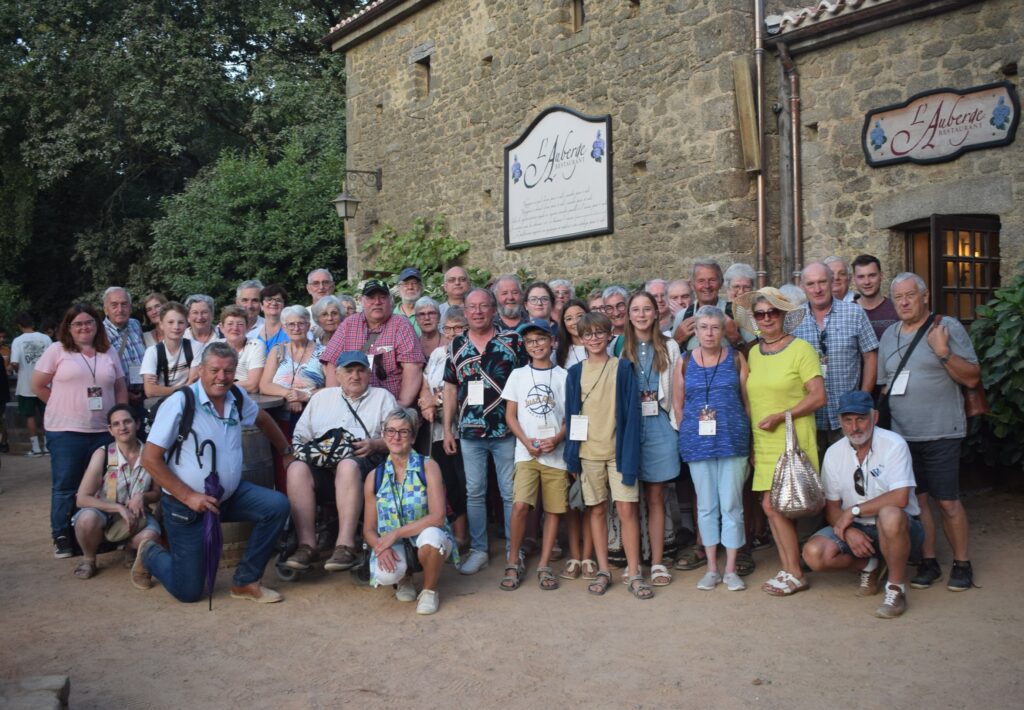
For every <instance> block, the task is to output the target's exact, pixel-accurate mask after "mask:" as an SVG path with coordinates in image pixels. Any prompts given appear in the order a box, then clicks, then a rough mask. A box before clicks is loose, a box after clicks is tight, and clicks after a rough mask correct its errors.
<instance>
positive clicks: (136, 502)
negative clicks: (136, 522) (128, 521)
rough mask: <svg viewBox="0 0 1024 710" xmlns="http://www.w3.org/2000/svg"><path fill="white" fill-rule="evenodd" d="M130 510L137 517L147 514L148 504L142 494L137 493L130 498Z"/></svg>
mask: <svg viewBox="0 0 1024 710" xmlns="http://www.w3.org/2000/svg"><path fill="white" fill-rule="evenodd" d="M128 510H129V511H130V512H131V513H132V515H134V516H135V517H136V518H141V517H142V516H143V515H145V514H146V506H145V503H144V502H143V500H142V494H141V493H136V494H135V495H133V496H132V497H131V498H130V499H129V500H128Z"/></svg>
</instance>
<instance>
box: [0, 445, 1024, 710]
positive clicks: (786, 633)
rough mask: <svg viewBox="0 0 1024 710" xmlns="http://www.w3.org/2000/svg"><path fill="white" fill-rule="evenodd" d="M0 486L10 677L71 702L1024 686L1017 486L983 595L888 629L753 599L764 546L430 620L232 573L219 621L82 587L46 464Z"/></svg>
mask: <svg viewBox="0 0 1024 710" xmlns="http://www.w3.org/2000/svg"><path fill="white" fill-rule="evenodd" d="M0 486H2V487H3V494H2V495H0V541H2V545H0V570H2V572H0V580H2V583H0V625H2V632H3V641H4V642H3V644H2V647H0V676H3V677H12V676H22V675H34V674H51V673H59V674H67V675H70V676H71V689H72V692H71V702H72V707H75V708H90V707H119V708H136V707H138V708H143V707H145V708H165V707H168V708H170V707H186V706H187V707H202V708H207V707H216V708H220V707H225V708H227V707H244V706H252V707H282V708H321V707H323V708H328V707H338V706H343V705H350V706H360V707H385V706H389V707H427V708H432V707H438V708H452V707H459V706H463V707H467V708H476V707H493V706H497V705H499V704H504V705H508V706H511V707H514V708H525V707H530V708H535V707H538V706H542V705H544V706H550V705H568V706H578V705H582V704H584V703H586V702H588V701H590V702H591V703H592V704H593V705H595V706H597V707H613V706H614V707H618V708H622V707H627V708H647V707H671V706H676V707H678V706H702V707H727V708H728V707H741V706H750V705H755V706H761V707H798V708H821V707H827V706H834V707H856V708H876V707H877V708H883V707H923V706H929V707H993V708H994V707H1010V706H1015V707H1019V706H1020V705H1019V703H1020V699H1019V695H1020V693H1021V691H1022V690H1024V688H1022V687H1021V683H1022V676H1021V672H1020V669H1021V658H1022V657H1024V633H1022V632H1024V624H1022V618H1024V611H1022V607H1021V604H1020V599H1021V594H1020V589H1021V587H1020V583H1021V574H1020V573H1019V572H1018V571H1017V570H1019V569H1021V567H1022V566H1024V551H1022V549H1021V546H1020V542H1019V541H1020V540H1021V536H1022V532H1024V499H1022V498H1021V497H1019V496H1011V495H1006V494H991V493H985V494H978V495H973V496H971V497H969V498H968V500H967V505H968V510H969V513H970V515H971V517H972V520H973V521H974V529H973V531H972V535H973V543H974V548H975V550H976V553H975V556H974V563H975V568H976V570H978V572H977V581H978V583H980V584H981V585H983V586H982V588H980V589H974V590H971V591H970V592H967V593H963V594H953V593H950V592H947V591H946V590H945V588H944V587H938V588H934V589H931V590H927V591H915V590H911V592H910V595H909V604H910V610H909V611H908V614H907V616H905V617H903V618H902V619H899V620H895V621H883V620H879V619H875V618H874V617H873V610H874V608H875V606H877V604H878V603H880V599H881V597H880V596H879V597H875V598H873V599H867V600H865V599H858V598H857V597H855V596H854V587H855V583H856V582H855V578H854V577H853V576H852V575H850V576H847V575H842V574H835V575H816V576H813V577H812V584H813V586H812V588H811V590H809V591H808V592H806V593H803V594H800V595H798V596H796V597H793V598H790V599H774V598H769V597H767V596H766V595H764V594H762V593H761V592H760V591H757V589H756V587H757V586H758V585H759V584H760V582H762V581H763V580H764V579H765V578H767V577H768V576H769V575H770V574H771V573H773V572H774V571H775V569H776V567H775V564H776V561H775V556H774V550H765V551H761V552H759V553H757V555H756V558H757V560H758V564H759V568H758V570H757V571H756V572H755V573H754V574H753V576H751V577H749V578H747V581H748V583H750V584H751V586H752V589H750V590H748V591H746V592H742V593H729V592H727V591H725V589H724V588H722V587H719V589H717V590H716V591H714V592H711V593H708V592H700V591H698V590H697V589H696V587H695V584H696V581H697V579H698V578H699V576H700V573H699V572H689V573H676V581H675V582H674V583H673V585H672V586H670V587H668V588H667V589H663V590H659V591H658V595H657V597H656V598H655V599H654V600H652V601H649V602H639V601H636V600H634V599H633V598H632V597H631V596H630V595H629V594H628V593H627V592H626V591H625V589H624V588H623V587H622V586H621V585H618V584H616V585H614V586H613V588H612V589H611V590H610V592H609V594H608V595H607V596H605V597H604V598H595V597H591V596H589V595H587V594H586V592H585V589H584V583H583V582H582V581H577V582H569V583H566V584H564V585H563V587H562V588H561V589H560V590H558V591H555V592H542V591H541V590H540V589H538V588H537V586H536V584H535V582H534V578H533V576H532V574H531V576H529V577H528V582H527V584H526V585H525V586H524V587H523V588H521V589H520V590H518V591H516V592H513V593H506V592H502V591H500V590H498V588H497V580H498V578H499V577H500V576H501V570H500V567H499V566H498V565H497V563H495V564H492V566H491V567H489V568H488V569H486V570H484V571H483V572H482V573H480V574H478V575H476V576H475V577H461V576H459V575H457V574H454V573H450V574H447V576H446V578H444V579H443V580H442V585H441V588H440V593H441V599H442V602H441V611H440V613H438V614H437V615H435V616H433V617H418V616H417V615H416V614H415V613H414V605H409V604H400V603H399V602H397V601H396V600H395V599H394V597H393V595H392V594H391V593H390V592H389V591H384V590H371V589H369V588H365V587H357V586H355V585H354V584H353V583H352V581H351V580H350V578H349V576H348V575H346V574H342V575H336V576H328V575H323V574H321V575H313V576H310V577H308V578H306V579H304V580H302V581H300V582H297V583H293V584H284V583H281V582H278V581H277V579H276V577H275V575H274V574H273V572H272V571H271V572H269V573H268V575H267V582H268V585H269V586H274V587H277V588H279V589H281V591H283V592H284V594H285V595H286V600H285V602H284V603H283V604H275V605H272V606H267V607H260V606H256V605H253V604H248V603H244V602H239V601H235V600H232V599H230V598H229V597H228V596H227V586H228V583H229V581H230V573H223V572H222V574H221V575H220V577H219V578H218V583H217V593H216V595H215V596H214V607H213V612H208V611H207V609H206V604H205V602H204V603H200V604H194V605H182V604H179V603H177V602H175V601H174V600H173V599H172V598H171V597H170V596H169V595H168V594H166V593H165V592H164V591H163V590H162V589H161V588H159V587H155V588H154V589H152V590H150V591H148V592H140V591H137V590H135V589H134V588H132V587H131V585H130V583H129V581H128V572H127V570H124V569H122V568H121V566H120V556H119V554H110V555H106V556H101V557H100V573H99V574H98V575H97V576H96V577H95V578H94V579H92V580H89V581H87V582H82V581H80V580H77V579H75V578H73V577H72V575H71V570H72V569H73V567H74V565H75V561H73V560H54V559H52V556H51V552H50V546H49V543H48V535H47V532H48V523H47V520H48V518H47V514H48V513H47V511H48V506H49V467H48V460H45V459H44V460H25V459H22V458H19V457H14V456H4V457H3V471H2V473H0ZM940 561H942V562H943V565H944V569H946V567H947V565H948V561H949V552H948V549H946V548H944V547H943V548H940ZM531 563H532V565H531V567H530V569H531V570H532V568H533V566H535V564H536V563H535V561H534V560H531ZM947 571H948V570H947ZM463 704H465V705H463Z"/></svg>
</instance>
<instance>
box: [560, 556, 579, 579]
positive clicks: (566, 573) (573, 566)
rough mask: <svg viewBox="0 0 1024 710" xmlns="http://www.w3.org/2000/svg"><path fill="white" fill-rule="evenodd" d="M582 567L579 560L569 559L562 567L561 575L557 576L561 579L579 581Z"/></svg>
mask: <svg viewBox="0 0 1024 710" xmlns="http://www.w3.org/2000/svg"><path fill="white" fill-rule="evenodd" d="M582 571H583V570H582V566H581V565H580V561H579V560H574V559H569V560H566V561H565V565H563V566H562V573H561V574H560V575H558V576H559V577H561V578H562V579H579V578H580V574H581V573H582Z"/></svg>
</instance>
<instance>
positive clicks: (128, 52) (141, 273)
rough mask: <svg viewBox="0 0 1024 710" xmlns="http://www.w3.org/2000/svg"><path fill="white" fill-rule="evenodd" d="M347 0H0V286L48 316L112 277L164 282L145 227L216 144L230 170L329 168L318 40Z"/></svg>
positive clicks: (336, 86) (331, 127) (335, 120)
mask: <svg viewBox="0 0 1024 710" xmlns="http://www.w3.org/2000/svg"><path fill="white" fill-rule="evenodd" d="M359 4H361V2H360V0H339V1H337V2H333V1H332V2H326V1H325V0H324V1H321V0H291V1H289V2H281V1H280V0H251V1H250V2H246V3H239V2H236V1H235V0H211V2H204V3H191V2H173V1H170V2H169V1H167V0H102V1H100V0H63V1H62V2H59V3H56V2H51V1H50V0H19V1H18V2H16V3H2V6H0V23H2V27H3V29H2V30H0V31H2V32H3V35H2V40H0V204H2V205H3V206H2V207H0V253H3V254H4V259H3V260H2V263H0V286H3V285H4V284H6V285H7V286H9V287H10V286H13V287H14V288H13V290H12V289H11V288H0V293H19V294H21V295H23V296H25V297H27V298H28V299H29V300H30V301H31V302H32V304H33V307H34V309H35V310H36V311H38V312H41V313H43V312H49V313H52V312H55V311H59V310H62V309H63V307H64V306H65V305H66V304H67V303H68V302H69V301H71V300H73V299H74V298H76V297H79V296H94V295H95V294H96V293H97V292H98V291H100V290H102V288H103V287H104V286H106V285H108V284H110V283H113V282H120V283H127V284H128V285H129V286H131V287H133V291H135V293H136V295H138V294H140V293H141V291H143V290H147V289H148V288H150V287H154V286H157V287H167V286H169V285H170V282H169V281H161V277H162V275H163V272H162V271H157V270H155V268H154V267H155V264H154V263H152V262H151V260H150V255H151V247H152V241H153V230H152V224H153V222H154V221H155V220H156V219H158V218H160V216H161V209H162V205H164V204H170V203H164V202H163V198H165V197H167V196H169V195H173V194H176V193H178V192H179V191H181V190H182V189H183V188H184V186H185V183H186V181H189V180H190V179H193V178H195V179H193V180H192V182H193V183H195V182H196V180H199V181H200V182H201V181H202V180H204V179H206V180H210V179H213V178H212V177H211V172H214V171H215V170H216V168H215V167H214V168H210V166H216V165H220V162H219V161H220V160H221V156H222V154H224V155H225V157H224V159H223V160H224V164H225V165H227V166H230V167H231V168H232V169H233V168H234V166H235V163H234V162H233V161H235V160H238V159H245V160H253V161H255V162H256V163H260V162H261V161H262V164H263V165H266V166H268V167H271V166H274V165H276V163H278V162H279V161H287V160H292V162H294V161H295V160H296V158H295V157H294V156H295V154H296V153H298V154H301V155H302V156H303V159H304V160H305V162H306V166H305V169H306V172H307V174H309V175H314V174H318V173H319V172H323V171H326V170H327V169H328V168H330V167H336V165H337V156H338V155H339V154H340V153H341V152H342V151H343V146H344V112H343V106H344V96H343V90H344V80H343V70H342V67H343V59H342V57H340V56H339V55H335V54H332V53H331V52H329V51H327V50H326V49H325V48H324V47H323V45H322V44H320V41H319V40H320V38H322V37H323V36H324V35H325V34H326V32H327V30H328V28H329V27H330V26H331V25H333V24H335V23H336V22H337V21H338V20H339V19H340V18H341V17H343V16H345V15H347V14H349V13H350V12H352V10H353V8H354V7H355V6H358V5H359ZM321 148H323V149H325V150H323V151H321V150H320V149H321ZM225 151H227V152H226V153H225ZM250 155H252V156H254V157H252V158H250V157H248V156H250ZM229 156H230V157H229ZM289 156H290V157H289ZM204 169H205V170H204ZM200 173H201V174H202V176H203V177H201V178H196V176H197V175H200ZM274 174H275V175H277V176H279V177H280V178H281V179H291V178H290V176H291V173H289V171H288V170H281V171H276V172H274ZM337 182H338V178H337V176H336V177H335V180H334V183H335V184H336V183H337ZM334 187H335V185H332V189H331V190H327V192H325V193H324V194H323V195H318V196H317V201H318V202H319V203H320V204H321V205H322V206H323V201H324V200H325V199H328V198H329V197H330V194H332V192H333V189H334ZM192 189H199V185H194V186H192ZM264 189H265V188H264ZM290 190H291V188H289V187H287V186H284V185H282V186H278V188H277V190H276V194H279V195H283V194H289V192H290ZM253 201H255V200H253ZM282 204H287V200H285V201H284V202H283V203H282ZM262 206H263V207H264V211H266V212H272V211H273V210H274V209H276V207H275V206H274V204H273V203H272V202H271V203H262ZM323 208H324V210H325V211H326V210H327V209H328V208H327V207H326V206H323ZM295 216H296V212H295V211H294V210H292V211H291V212H290V213H289V217H291V218H294V217H295ZM296 227H297V231H298V232H299V233H307V234H308V233H315V229H313V228H306V227H304V226H303V225H296ZM194 236H196V237H200V236H201V235H194ZM239 242H240V243H241V236H239ZM268 258H278V259H279V258H280V255H274V256H272V257H268ZM260 271H261V273H265V270H263V269H261V270H260ZM285 273H287V270H286V269H285V270H284V271H283V272H282V274H285ZM55 283H57V284H59V286H60V288H54V285H55Z"/></svg>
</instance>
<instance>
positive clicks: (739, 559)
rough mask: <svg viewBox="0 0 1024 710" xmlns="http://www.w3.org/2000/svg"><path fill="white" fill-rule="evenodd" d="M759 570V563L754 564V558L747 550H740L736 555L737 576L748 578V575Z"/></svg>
mask: <svg viewBox="0 0 1024 710" xmlns="http://www.w3.org/2000/svg"><path fill="white" fill-rule="evenodd" d="M755 569H757V563H756V562H754V556H753V555H752V554H750V553H749V552H747V551H746V550H740V551H739V552H737V553H736V574H738V575H739V576H741V577H746V576H747V575H748V574H750V573H751V572H753V571H754V570H755Z"/></svg>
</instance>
